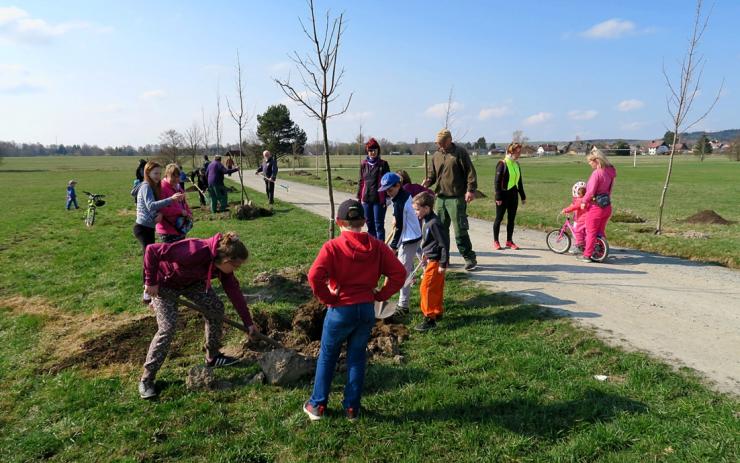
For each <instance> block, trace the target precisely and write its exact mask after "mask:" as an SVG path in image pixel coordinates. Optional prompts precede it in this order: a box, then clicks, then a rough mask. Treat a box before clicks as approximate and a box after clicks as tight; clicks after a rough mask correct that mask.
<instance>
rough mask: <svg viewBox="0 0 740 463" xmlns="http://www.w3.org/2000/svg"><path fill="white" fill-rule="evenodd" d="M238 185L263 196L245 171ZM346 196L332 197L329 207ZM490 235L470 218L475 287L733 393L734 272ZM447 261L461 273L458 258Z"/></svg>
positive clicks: (288, 196)
mask: <svg viewBox="0 0 740 463" xmlns="http://www.w3.org/2000/svg"><path fill="white" fill-rule="evenodd" d="M245 183H247V184H248V186H250V187H252V188H254V189H256V190H258V191H264V183H263V181H262V179H261V178H260V177H256V176H255V175H253V172H251V171H246V172H245ZM278 183H279V184H283V185H286V186H288V187H289V190H288V191H286V189H285V188H281V187H280V186H276V188H275V197H276V198H278V199H280V200H282V201H286V202H291V203H293V204H295V205H297V206H299V207H301V208H303V209H306V210H308V211H310V212H313V213H315V214H318V215H321V216H324V217H327V219H328V217H329V200H328V195H327V194H326V192H325V189H323V188H320V187H314V186H310V185H304V184H300V183H295V182H290V181H289V180H284V179H282V178H279V179H278ZM348 197H350V196H349V195H348V194H347V193H344V192H335V202H336V204H337V205H338V204H339V203H340V202H341V201H343V200H344V199H347V198H348ZM522 207H523V208H526V206H520V208H522ZM388 215H390V214H388ZM491 228H492V224H491V222H488V221H484V220H477V219H471V220H470V235H471V239H472V242H473V248H474V249H475V251H476V253H477V254H478V269H477V271H475V272H472V273H471V274H470V275H471V277H472V279H473V280H476V281H479V282H480V283H482V284H483V285H485V286H488V287H490V288H491V290H492V291H497V292H500V291H504V292H508V293H511V294H512V295H515V296H518V297H523V298H525V299H527V300H529V301H532V302H536V303H538V304H540V305H543V306H546V307H549V308H551V309H553V310H555V311H557V312H558V313H560V314H561V315H563V316H568V317H571V318H573V319H575V320H577V321H578V322H579V323H582V324H583V325H586V326H589V327H593V328H596V331H597V333H598V334H599V335H600V336H601V337H602V338H603V339H605V340H607V341H608V342H610V343H611V344H616V345H620V346H622V347H626V348H628V349H635V350H640V351H645V352H648V353H650V354H651V355H653V356H654V357H658V358H660V359H663V360H667V361H668V362H669V363H671V364H673V365H677V366H688V367H691V368H693V369H695V370H698V371H699V372H701V373H703V374H704V375H705V376H706V378H708V380H709V381H708V382H709V383H710V384H711V385H712V386H713V387H714V388H715V389H717V390H720V391H723V392H731V393H734V394H740V272H738V271H736V270H732V269H728V268H724V267H720V266H716V265H707V264H701V263H697V262H692V261H687V260H683V259H678V258H673V257H665V256H660V255H656V254H649V253H645V252H641V251H636V250H632V249H623V248H612V252H611V255H610V258H609V260H608V263H605V264H588V263H580V262H577V261H576V260H575V259H574V258H573V257H572V256H568V255H558V254H555V253H553V252H551V251H549V250H548V249H547V246H546V245H545V234H544V233H543V232H540V231H535V230H522V229H521V228H519V229H517V230H516V231H515V234H514V239H515V241H516V242H517V244H519V245H520V246H521V247H522V249H521V250H519V251H510V250H504V251H493V250H492V248H491V241H492V238H491V236H492V232H491ZM503 228H504V227H502V233H505V232H504V230H503ZM451 233H452V231H451ZM451 238H452V241H453V243H454V237H451ZM452 247H453V251H456V249H455V245H454V244H453V246H452ZM452 262H453V270H459V271H462V270H461V265H460V264H461V263H462V259H461V258H460V256H459V254H457V253H456V252H453V260H452ZM455 263H457V264H458V265H454V264H455ZM594 373H598V372H594Z"/></svg>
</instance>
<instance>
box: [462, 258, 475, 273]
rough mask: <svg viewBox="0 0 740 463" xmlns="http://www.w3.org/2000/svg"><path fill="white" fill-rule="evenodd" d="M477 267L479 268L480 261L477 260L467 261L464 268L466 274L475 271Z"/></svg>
mask: <svg viewBox="0 0 740 463" xmlns="http://www.w3.org/2000/svg"><path fill="white" fill-rule="evenodd" d="M476 267H478V261H476V260H475V259H473V260H466V261H465V267H464V268H465V271H466V272H472V271H473V270H475V269H476Z"/></svg>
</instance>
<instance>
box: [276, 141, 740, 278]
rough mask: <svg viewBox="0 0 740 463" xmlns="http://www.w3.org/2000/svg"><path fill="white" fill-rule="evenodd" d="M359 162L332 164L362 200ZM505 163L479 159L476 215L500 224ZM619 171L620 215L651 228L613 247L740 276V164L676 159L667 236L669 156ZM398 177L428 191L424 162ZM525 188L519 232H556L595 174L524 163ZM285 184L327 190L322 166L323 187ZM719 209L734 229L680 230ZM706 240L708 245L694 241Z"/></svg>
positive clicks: (614, 230)
mask: <svg viewBox="0 0 740 463" xmlns="http://www.w3.org/2000/svg"><path fill="white" fill-rule="evenodd" d="M359 159H360V158H358V157H350V156H335V157H333V158H332V168H333V169H336V170H335V171H334V177H337V176H339V177H342V179H343V180H339V181H335V186H336V187H337V188H339V189H342V190H344V191H350V192H356V191H357V187H356V186H353V185H350V184H349V183H348V182H347V180H353V181H355V182H356V181H357V179H358V175H359V167H358V166H359ZM497 159H498V158H493V157H489V156H479V157H476V158H474V164H475V167H476V171H477V173H478V187H479V189H480V190H481V191H482V192H483V193H484V194H486V195H487V196H488V197H487V198H484V199H479V200H476V201H474V202H473V203H472V204H471V205H470V208H469V209H468V211H469V214H470V215H471V216H473V217H478V218H482V219H487V220H493V218H494V216H495V206H494V202H493V177H494V169H495V165H496V162H497ZM610 159H611V160H612V161H613V162H614V163H615V165H616V166H617V170H618V172H617V179H616V182H615V186H614V198H613V202H614V207H615V216H616V214H627V215H630V216H635V215H636V216H638V217H640V218H642V219H644V220H645V222H644V223H618V222H615V220H612V221H611V222H610V223H609V226H608V227H607V233H608V235H609V242H610V243H612V244H615V245H618V246H627V247H633V248H636V249H642V250H645V251H651V252H657V253H660V254H664V255H671V256H678V257H684V258H688V259H694V260H701V261H707V262H716V263H720V264H722V265H726V266H729V267H733V268H740V201H739V200H738V198H740V181H739V180H740V162H732V161H729V160H728V159H727V158H726V157H724V156H712V157H710V158H707V159H706V160H705V161H704V162H699V159H698V158H697V157H695V156H677V157H676V159H675V161H674V169H673V175H672V180H671V184H670V187H669V189H668V194H667V199H666V205H665V209H664V213H663V230H664V233H663V234H662V235H660V236H656V235H654V234H653V231H654V230H655V227H656V224H657V217H658V216H657V214H658V202H659V199H660V192H661V191H662V189H663V183H664V181H665V175H666V169H667V161H668V160H667V157H666V156H640V157H638V159H637V162H638V165H637V168H633V167H632V158H624V157H612V158H610ZM386 160H388V162H389V163H390V165H391V169H393V170H398V169H406V170H407V171H408V172H409V174H410V175H411V178H412V180H414V181H416V182H418V183H421V181H422V180H423V177H424V175H423V173H424V168H423V166H424V160H423V157H422V156H388V157H386ZM521 163H522V171H523V176H524V188H525V191H526V193H527V204H526V205H525V206H523V207H522V206H520V208H519V212H518V213H517V224H519V225H521V226H524V227H528V228H536V229H543V230H544V229H549V228H553V227H555V226H559V225H562V222H558V221H557V218H556V216H557V214H558V212H559V211H560V210H561V209H562V208H563V207H565V206H566V205H568V204H570V191H571V186H572V185H573V183H575V182H576V181H577V180H587V179H588V176H589V175H590V173H591V169H590V167H589V166H588V164H587V163H586V162H585V160H584V159H583V158H582V157H574V156H559V157H548V158H522V159H521ZM304 165H305V167H304V169H305V170H306V171H308V172H311V173H312V174H314V175H315V174H316V170H315V166H314V165H313V164H312V165H308V164H304ZM282 176H283V178H286V179H290V180H295V181H300V182H306V183H311V184H315V185H321V186H325V184H326V180H325V173H324V172H323V163H322V164H321V166H320V170H319V177H320V178H319V179H317V178H312V177H308V176H298V175H294V176H289V175H288V173H284V174H283V175H282ZM705 209H712V210H714V211H716V212H717V213H719V214H720V215H721V216H722V217H724V218H725V219H727V220H732V221H734V222H735V223H734V224H732V225H696V224H686V223H682V222H680V221H681V220H683V219H685V218H686V217H689V216H691V215H693V214H694V213H696V212H698V211H701V210H705ZM694 232H699V233H703V234H706V235H707V236H706V237H704V238H692V236H695V235H696V233H694Z"/></svg>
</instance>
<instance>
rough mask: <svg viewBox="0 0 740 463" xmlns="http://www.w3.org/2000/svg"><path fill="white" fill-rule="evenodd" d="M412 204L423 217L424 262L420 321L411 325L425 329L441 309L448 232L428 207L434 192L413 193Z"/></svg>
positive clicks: (434, 321) (437, 317) (447, 249)
mask: <svg viewBox="0 0 740 463" xmlns="http://www.w3.org/2000/svg"><path fill="white" fill-rule="evenodd" d="M413 207H414V211H415V212H416V216H417V217H418V218H419V220H423V221H424V226H423V227H422V229H421V237H422V241H421V253H422V263H426V267H424V276H423V277H422V279H421V284H420V285H419V296H420V297H421V304H420V305H421V313H423V314H424V321H423V322H422V323H421V324H419V325H417V326H416V327H415V328H414V329H415V330H416V331H421V332H425V331H429V330H431V329H434V328H436V327H437V320H439V318H440V317H442V314H443V313H444V289H445V272H446V271H447V265H448V263H449V259H450V235H449V232H448V231H447V229H446V228H445V227H444V226H442V224H441V223H440V221H439V218H438V217H437V215H436V214H435V213H434V212H433V211H432V209H433V208H434V196H432V195H430V194H429V193H419V194H418V195H416V196H415V197H414V200H413Z"/></svg>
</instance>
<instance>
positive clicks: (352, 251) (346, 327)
mask: <svg viewBox="0 0 740 463" xmlns="http://www.w3.org/2000/svg"><path fill="white" fill-rule="evenodd" d="M336 223H337V225H338V226H339V228H340V230H341V234H340V235H339V236H338V237H337V238H334V239H332V240H329V241H327V242H326V243H324V246H323V247H322V248H321V251H319V255H318V256H317V257H316V260H315V261H314V263H313V265H311V270H310V271H309V272H308V282H309V284H310V285H311V289H312V290H313V293H314V295H315V296H316V297H317V298H318V299H319V301H321V302H322V303H323V304H326V305H327V306H328V311H327V312H326V317H325V318H324V326H323V331H322V333H321V349H320V351H319V359H318V362H317V364H316V377H315V379H314V385H313V393H312V394H311V398H310V399H308V400H307V401H306V402H305V403H304V404H303V411H304V412H305V413H306V414H307V415H308V417H309V419H311V420H312V421H315V420H320V419H321V418H322V417H323V415H324V411H325V410H326V406H327V404H328V402H329V390H330V389H331V381H332V378H333V377H334V371H335V370H336V367H337V359H338V358H339V352H340V350H341V349H342V345H343V344H344V343H345V341H346V343H347V384H346V385H345V388H344V401H343V406H344V411H345V416H346V417H347V418H348V419H349V420H352V421H354V420H355V419H357V418H358V416H359V413H360V406H361V403H360V401H361V397H362V386H363V384H364V381H365V367H366V362H367V359H366V357H365V351H366V350H367V342H368V340H369V339H370V331H371V330H372V328H373V326H374V325H375V309H374V304H373V302H374V301H385V300H387V299H388V298H390V297H391V296H392V295H393V294H394V293H395V292H396V291H398V290H399V289H401V286H403V283H404V280H405V279H406V271H405V270H404V268H403V266H402V265H401V263H400V262H399V261H398V259H396V256H394V255H393V251H391V249H390V248H389V247H388V246H386V245H385V244H384V243H383V242H382V241H378V240H377V239H375V238H373V237H371V236H370V235H368V234H367V233H364V232H363V231H362V227H363V226H364V225H365V216H364V210H363V207H362V205H361V204H360V203H359V202H358V201H356V200H354V199H349V200H347V201H344V202H343V203H342V204H340V205H339V209H338V210H337V217H336ZM382 275H385V276H386V277H387V278H386V282H385V285H384V286H383V288H382V289H380V290H378V289H377V284H378V279H379V278H380V277H381V276H382Z"/></svg>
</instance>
